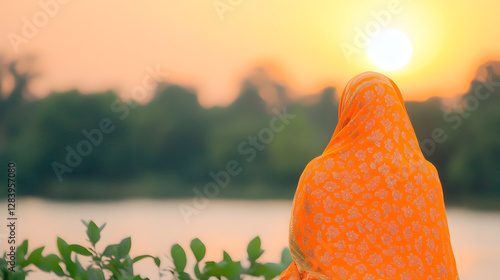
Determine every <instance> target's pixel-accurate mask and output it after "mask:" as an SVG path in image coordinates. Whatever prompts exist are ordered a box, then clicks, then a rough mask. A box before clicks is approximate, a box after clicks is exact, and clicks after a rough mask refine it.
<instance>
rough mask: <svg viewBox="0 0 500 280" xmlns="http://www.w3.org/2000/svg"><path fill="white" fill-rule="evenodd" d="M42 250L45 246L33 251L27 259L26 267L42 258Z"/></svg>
mask: <svg viewBox="0 0 500 280" xmlns="http://www.w3.org/2000/svg"><path fill="white" fill-rule="evenodd" d="M43 249H45V246H43V247H40V248H38V249H35V250H33V252H31V254H30V256H29V257H28V259H27V265H28V264H31V263H34V262H37V261H38V260H40V259H41V258H42V252H43Z"/></svg>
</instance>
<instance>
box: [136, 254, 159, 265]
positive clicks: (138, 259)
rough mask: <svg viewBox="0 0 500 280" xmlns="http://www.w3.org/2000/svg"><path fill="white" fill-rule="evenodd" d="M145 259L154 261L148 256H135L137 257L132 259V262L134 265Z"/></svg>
mask: <svg viewBox="0 0 500 280" xmlns="http://www.w3.org/2000/svg"><path fill="white" fill-rule="evenodd" d="M145 258H153V259H154V257H153V256H150V255H140V256H137V257H135V258H133V259H132V262H133V263H136V262H138V261H140V260H142V259H145Z"/></svg>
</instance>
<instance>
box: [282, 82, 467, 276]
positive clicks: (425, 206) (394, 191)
mask: <svg viewBox="0 0 500 280" xmlns="http://www.w3.org/2000/svg"><path fill="white" fill-rule="evenodd" d="M289 231H290V236H289V242H290V244H289V245H290V251H291V253H292V256H293V260H294V261H293V262H292V264H291V265H290V266H289V267H288V269H286V270H285V271H284V272H283V273H282V274H281V276H280V279H294V280H299V279H317V280H320V279H342V280H344V279H348V280H375V279H377V280H378V279H384V280H385V279H398V280H399V279H402V280H409V279H423V280H438V279H440V280H448V279H450V280H456V279H458V272H457V269H456V265H455V258H454V256H453V252H452V248H451V245H450V236H449V231H448V222H447V219H446V213H445V207H444V201H443V194H442V189H441V183H440V181H439V177H438V173H437V171H436V169H435V167H434V166H433V165H432V164H431V163H429V162H428V161H427V160H425V158H424V156H423V155H422V152H421V151H420V148H419V145H418V141H417V138H416V136H415V132H414V131H413V128H412V125H411V123H410V120H409V118H408V114H407V113H406V109H405V107H404V102H403V98H402V95H401V93H400V91H399V89H398V87H397V86H396V85H395V84H394V82H393V81H392V80H390V79H389V78H387V77H386V76H384V75H382V74H379V73H374V72H366V73H363V74H360V75H358V76H356V77H354V78H353V79H352V80H351V81H350V82H349V83H348V84H347V86H346V88H345V90H344V92H343V94H342V97H341V101H340V108H339V122H338V125H337V128H336V129H335V132H334V134H333V136H332V139H331V141H330V143H329V144H328V146H327V147H326V149H325V150H324V152H323V154H322V155H320V156H318V157H317V158H315V159H313V160H312V161H311V162H310V163H309V164H308V165H307V166H306V168H305V170H304V172H303V173H302V175H301V177H300V180H299V184H298V187H297V190H296V193H295V198H294V201H293V208H292V216H291V220H290V229H289Z"/></svg>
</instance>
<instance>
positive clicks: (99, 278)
mask: <svg viewBox="0 0 500 280" xmlns="http://www.w3.org/2000/svg"><path fill="white" fill-rule="evenodd" d="M87 275H88V277H89V280H104V279H105V278H104V273H103V272H102V270H101V269H95V268H92V266H91V265H89V266H88V267H87Z"/></svg>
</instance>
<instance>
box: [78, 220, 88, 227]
mask: <svg viewBox="0 0 500 280" xmlns="http://www.w3.org/2000/svg"><path fill="white" fill-rule="evenodd" d="M80 221H82V223H83V224H84V225H85V227H88V226H89V223H88V222H86V221H85V220H83V219H81V220H80Z"/></svg>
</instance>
